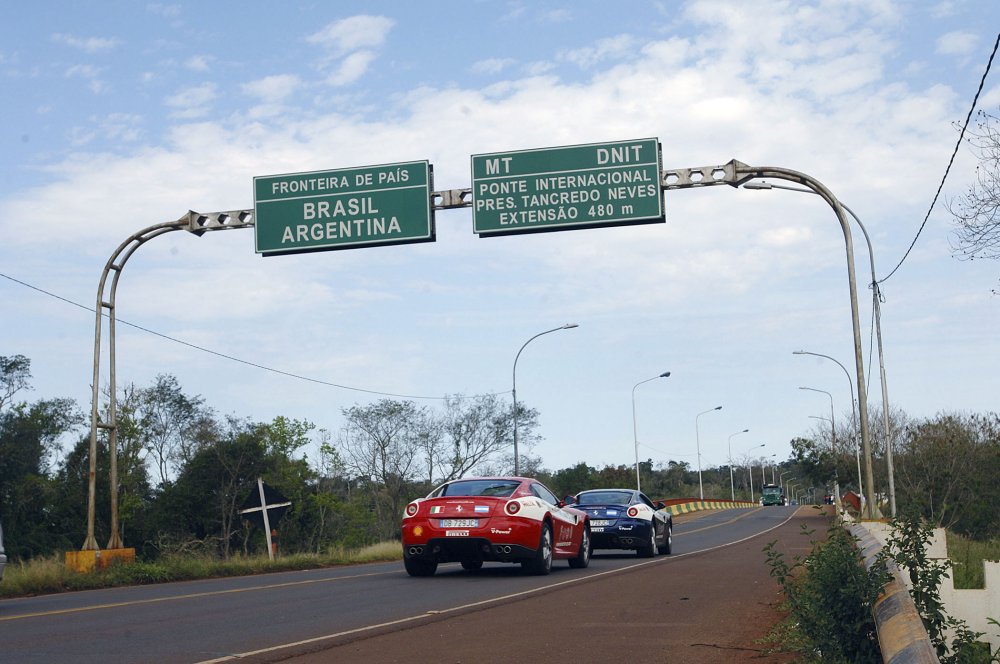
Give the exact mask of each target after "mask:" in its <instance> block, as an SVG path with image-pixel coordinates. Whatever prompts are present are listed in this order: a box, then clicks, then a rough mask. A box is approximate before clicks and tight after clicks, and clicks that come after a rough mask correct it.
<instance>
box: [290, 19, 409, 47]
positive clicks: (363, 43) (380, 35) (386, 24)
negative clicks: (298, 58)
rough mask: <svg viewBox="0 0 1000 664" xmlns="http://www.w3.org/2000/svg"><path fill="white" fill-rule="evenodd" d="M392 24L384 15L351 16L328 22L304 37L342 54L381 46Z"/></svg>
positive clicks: (310, 41)
mask: <svg viewBox="0 0 1000 664" xmlns="http://www.w3.org/2000/svg"><path fill="white" fill-rule="evenodd" d="M393 25H395V21H393V20H392V19H390V18H386V17H385V16H367V15H359V16H351V17H349V18H345V19H341V20H339V21H334V22H333V23H330V24H329V25H327V26H326V27H324V28H323V29H322V30H319V31H318V32H315V33H313V34H311V35H309V36H308V37H306V41H307V42H309V43H310V44H316V45H319V46H322V47H323V48H326V49H328V50H330V51H332V52H333V53H334V54H335V55H344V54H345V53H349V52H351V51H355V50H359V49H371V48H373V47H376V46H381V45H382V43H383V42H385V38H386V36H387V35H388V34H389V31H390V30H391V29H392V26H393Z"/></svg>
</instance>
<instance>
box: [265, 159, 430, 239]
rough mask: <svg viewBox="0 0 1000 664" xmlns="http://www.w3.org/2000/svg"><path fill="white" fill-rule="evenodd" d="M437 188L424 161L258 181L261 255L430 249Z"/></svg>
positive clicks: (278, 176) (300, 174)
mask: <svg viewBox="0 0 1000 664" xmlns="http://www.w3.org/2000/svg"><path fill="white" fill-rule="evenodd" d="M432 187H433V182H432V172H431V167H430V164H429V163H428V162H426V161H413V162H406V163H399V164H383V165H380V166H363V167H358V168H342V169H338V170H332V171H314V172H310V173H289V174H285V175H264V176H258V177H255V178H254V179H253V188H254V227H255V229H256V233H257V253H259V254H264V255H266V256H276V255H280V254H289V253H303V252H308V251H321V250H330V249H350V248H355V247H370V246H374V245H387V244H403V243H411V242H433V241H434V213H433V210H432V208H431V190H432Z"/></svg>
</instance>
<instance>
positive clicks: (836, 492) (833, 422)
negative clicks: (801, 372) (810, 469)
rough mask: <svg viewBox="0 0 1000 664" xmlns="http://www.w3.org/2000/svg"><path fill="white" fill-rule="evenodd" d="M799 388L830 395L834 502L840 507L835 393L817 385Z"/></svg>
mask: <svg viewBox="0 0 1000 664" xmlns="http://www.w3.org/2000/svg"><path fill="white" fill-rule="evenodd" d="M799 389H800V390H809V391H811V392H822V393H823V394H825V395H826V396H828V397H830V454H832V455H833V502H834V503H835V504H836V505H837V507H838V508H839V507H840V474H839V473H838V471H837V424H836V420H835V417H834V412H833V395H832V394H830V393H829V392H827V391H826V390H817V389H816V388H815V387H800V388H799ZM810 417H811V416H810ZM824 419H825V418H824Z"/></svg>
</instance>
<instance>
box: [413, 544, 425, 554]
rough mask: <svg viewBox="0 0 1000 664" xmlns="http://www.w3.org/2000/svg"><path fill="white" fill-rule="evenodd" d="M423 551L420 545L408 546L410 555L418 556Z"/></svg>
mask: <svg viewBox="0 0 1000 664" xmlns="http://www.w3.org/2000/svg"><path fill="white" fill-rule="evenodd" d="M423 552H424V547H422V546H411V547H410V555H411V556H419V555H420V554H421V553H423Z"/></svg>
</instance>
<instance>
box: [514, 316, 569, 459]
mask: <svg viewBox="0 0 1000 664" xmlns="http://www.w3.org/2000/svg"><path fill="white" fill-rule="evenodd" d="M574 327H579V325H577V324H576V323H566V324H565V325H560V326H559V327H554V328H552V329H551V330H545V331H544V332H539V333H538V334H536V335H535V336H533V337H531V338H530V339H528V340H527V341H525V342H524V345H523V346H521V350H519V351H517V355H515V356H514V369H513V371H512V372H511V390H510V394H511V397H512V399H513V401H514V475H515V476H517V475H520V474H521V465H520V460H519V459H518V453H517V360H518V358H520V357H521V351H523V350H524V347H525V346H527V345H528V344H530V343H531V342H532V341H534V340H535V339H537V338H538V337H540V336H542V335H543V334H549V333H551V332H558V331H559V330H570V329H572V328H574Z"/></svg>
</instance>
